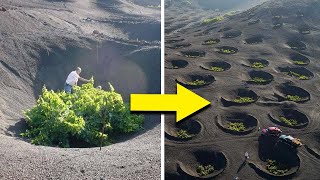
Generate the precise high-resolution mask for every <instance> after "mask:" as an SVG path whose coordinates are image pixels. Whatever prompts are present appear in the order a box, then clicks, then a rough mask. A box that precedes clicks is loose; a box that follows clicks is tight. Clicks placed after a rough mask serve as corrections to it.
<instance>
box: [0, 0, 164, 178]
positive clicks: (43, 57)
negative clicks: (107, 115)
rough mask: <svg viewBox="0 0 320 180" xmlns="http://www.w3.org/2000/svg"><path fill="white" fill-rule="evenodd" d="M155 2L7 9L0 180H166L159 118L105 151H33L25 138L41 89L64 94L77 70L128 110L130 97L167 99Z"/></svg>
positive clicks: (32, 2) (20, 2)
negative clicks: (111, 89) (162, 173)
mask: <svg viewBox="0 0 320 180" xmlns="http://www.w3.org/2000/svg"><path fill="white" fill-rule="evenodd" d="M149 2H150V4H148V3H147V2H145V1H143V0H135V1H129V0H28V1H24V0H14V1H12V0H2V1H1V2H0V8H1V9H0V74H1V78H0V139H1V141H0V157H1V158H0V164H1V165H0V169H1V171H0V179H33V178H35V179H48V178H52V179H61V178H62V179H78V178H81V179H95V178H96V179H119V178H128V179H132V178H133V179H136V178H147V177H148V178H156V177H160V169H159V167H160V125H159V123H160V118H159V117H158V116H148V117H147V118H146V123H145V126H144V128H145V129H144V130H143V131H142V132H140V133H138V134H134V135H132V136H130V137H129V138H126V139H124V140H122V141H123V142H121V143H118V144H114V145H111V146H108V147H105V148H102V151H99V149H97V148H91V149H60V148H53V147H52V148H51V147H42V146H33V145H31V144H30V143H29V142H28V141H26V140H24V139H21V138H20V136H19V133H20V132H22V131H23V130H24V129H25V123H24V120H23V117H24V116H23V111H24V110H26V109H28V108H30V107H32V106H33V105H35V103H36V100H37V98H38V96H39V95H40V91H41V88H42V87H43V86H44V85H46V87H47V88H49V89H53V90H61V89H63V86H64V82H65V79H66V77H67V75H68V74H69V73H70V72H71V71H72V70H74V68H75V67H77V66H80V67H82V70H83V73H82V74H81V76H83V77H85V78H90V77H91V76H94V78H95V80H96V85H97V86H98V85H101V86H102V88H104V89H105V88H107V87H108V85H107V82H110V83H111V84H112V85H113V86H114V87H115V89H116V91H118V92H120V93H121V94H122V95H123V97H124V99H125V101H126V102H128V97H129V94H130V93H159V92H160V10H159V9H157V8H152V6H151V5H154V4H157V3H158V4H160V1H159V0H152V1H149ZM125 140H127V141H125ZM147 142H148V143H147ZM149 142H152V143H149ZM140 143H142V144H143V145H145V144H148V145H147V146H143V147H142V146H141V145H140ZM153 168H155V169H153Z"/></svg>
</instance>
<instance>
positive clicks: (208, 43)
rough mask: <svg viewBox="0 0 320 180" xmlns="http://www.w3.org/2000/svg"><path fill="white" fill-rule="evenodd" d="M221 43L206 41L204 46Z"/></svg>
mask: <svg viewBox="0 0 320 180" xmlns="http://www.w3.org/2000/svg"><path fill="white" fill-rule="evenodd" d="M218 42H219V41H217V40H213V39H211V40H207V41H204V43H203V45H213V44H217V43H218Z"/></svg>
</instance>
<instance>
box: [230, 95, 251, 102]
mask: <svg viewBox="0 0 320 180" xmlns="http://www.w3.org/2000/svg"><path fill="white" fill-rule="evenodd" d="M233 101H234V102H236V103H250V102H253V101H254V99H252V98H250V97H240V96H239V97H237V98H236V99H234V100H233Z"/></svg>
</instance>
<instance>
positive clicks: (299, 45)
mask: <svg viewBox="0 0 320 180" xmlns="http://www.w3.org/2000/svg"><path fill="white" fill-rule="evenodd" d="M218 42H220V41H218V39H208V40H206V41H204V43H203V45H209V44H216V43H218ZM245 42H246V43H247V44H258V43H261V42H263V37H262V36H258V35H257V36H254V37H251V38H248V39H245ZM287 45H289V46H290V48H291V49H294V50H305V49H306V45H305V44H304V43H303V42H301V41H288V42H287ZM189 46H191V44H190V43H180V44H176V45H173V46H170V47H169V48H174V49H177V48H183V47H189ZM238 51H239V50H238V48H236V47H232V46H221V47H217V48H216V52H218V53H221V54H235V53H237V52H238ZM181 54H182V55H183V56H185V57H188V58H197V57H204V56H205V55H206V52H205V51H203V50H186V51H181Z"/></svg>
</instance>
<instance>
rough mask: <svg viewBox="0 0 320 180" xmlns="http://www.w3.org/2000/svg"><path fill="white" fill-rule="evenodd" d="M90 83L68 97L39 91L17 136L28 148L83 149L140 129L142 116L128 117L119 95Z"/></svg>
mask: <svg viewBox="0 0 320 180" xmlns="http://www.w3.org/2000/svg"><path fill="white" fill-rule="evenodd" d="M109 86H110V90H109V91H105V90H102V89H99V88H95V87H94V86H93V81H92V82H91V83H87V84H83V85H82V86H76V87H74V88H73V90H74V92H73V93H72V94H70V93H66V92H64V91H62V92H54V91H53V90H47V88H46V87H43V89H42V95H41V96H40V97H39V99H38V101H37V105H36V106H34V107H33V108H32V109H30V110H28V111H26V112H25V116H26V122H27V124H28V129H27V130H26V132H25V133H22V134H21V135H22V136H24V137H28V138H30V139H31V143H32V144H36V145H46V146H59V147H72V146H73V144H85V147H92V146H100V145H108V144H111V142H112V139H114V138H115V137H116V136H117V135H120V134H124V133H130V132H134V131H137V130H139V129H141V128H142V125H143V122H144V119H143V117H142V116H139V115H133V114H130V109H129V107H128V105H127V104H125V103H124V102H123V100H122V97H121V95H120V94H118V93H116V92H115V91H114V88H113V87H112V85H111V84H109Z"/></svg>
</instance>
